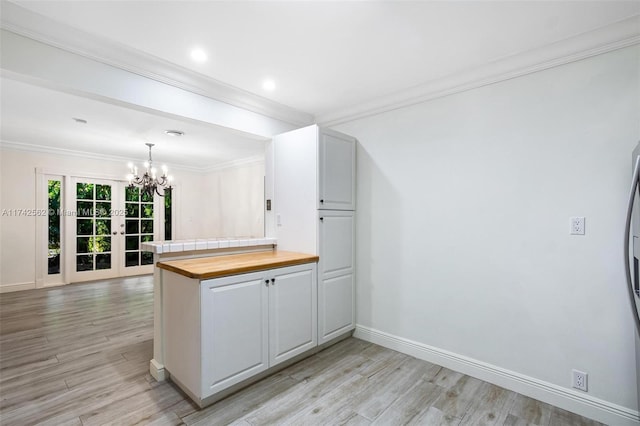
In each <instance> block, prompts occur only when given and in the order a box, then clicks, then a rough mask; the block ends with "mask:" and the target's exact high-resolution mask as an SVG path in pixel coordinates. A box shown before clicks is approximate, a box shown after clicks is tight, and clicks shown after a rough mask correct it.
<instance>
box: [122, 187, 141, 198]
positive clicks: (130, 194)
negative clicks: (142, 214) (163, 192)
mask: <svg viewBox="0 0 640 426" xmlns="http://www.w3.org/2000/svg"><path fill="white" fill-rule="evenodd" d="M125 191H126V192H125V201H140V190H139V189H138V188H130V187H128V186H127V188H126V190H125Z"/></svg>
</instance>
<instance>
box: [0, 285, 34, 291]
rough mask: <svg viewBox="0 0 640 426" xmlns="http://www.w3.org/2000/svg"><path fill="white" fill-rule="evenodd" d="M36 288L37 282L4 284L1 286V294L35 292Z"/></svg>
mask: <svg viewBox="0 0 640 426" xmlns="http://www.w3.org/2000/svg"><path fill="white" fill-rule="evenodd" d="M35 288H36V283H35V282H28V283H15V284H2V285H0V293H9V292H12V291H22V290H33V289H35Z"/></svg>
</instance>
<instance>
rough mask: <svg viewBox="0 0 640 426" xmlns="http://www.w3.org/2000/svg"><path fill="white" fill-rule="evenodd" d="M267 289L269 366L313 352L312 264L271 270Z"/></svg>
mask: <svg viewBox="0 0 640 426" xmlns="http://www.w3.org/2000/svg"><path fill="white" fill-rule="evenodd" d="M272 272H274V273H275V275H273V276H271V278H270V280H269V281H270V284H271V285H270V288H269V329H270V330H269V346H270V351H269V366H270V367H272V366H274V365H276V364H278V363H280V362H282V361H285V360H287V359H289V358H292V357H294V356H296V355H298V354H301V353H302V352H304V351H306V350H308V349H312V348H314V347H315V346H317V344H318V340H317V327H318V323H317V279H316V266H315V264H306V265H300V266H292V267H289V268H283V269H280V270H275V271H272Z"/></svg>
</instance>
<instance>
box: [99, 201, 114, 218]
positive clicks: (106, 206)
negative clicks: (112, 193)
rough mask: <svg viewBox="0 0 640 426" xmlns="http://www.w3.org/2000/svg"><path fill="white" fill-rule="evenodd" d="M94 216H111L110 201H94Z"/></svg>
mask: <svg viewBox="0 0 640 426" xmlns="http://www.w3.org/2000/svg"><path fill="white" fill-rule="evenodd" d="M96 216H97V217H111V203H109V202H102V203H96Z"/></svg>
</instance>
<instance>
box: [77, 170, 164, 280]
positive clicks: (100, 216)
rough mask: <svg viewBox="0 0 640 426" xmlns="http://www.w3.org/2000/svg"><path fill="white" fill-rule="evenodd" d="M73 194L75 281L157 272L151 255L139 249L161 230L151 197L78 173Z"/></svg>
mask: <svg viewBox="0 0 640 426" xmlns="http://www.w3.org/2000/svg"><path fill="white" fill-rule="evenodd" d="M70 192H72V202H73V204H74V209H75V214H71V215H68V216H66V221H67V229H69V230H70V231H69V232H70V236H69V239H71V240H72V244H69V245H68V246H67V247H69V254H70V258H71V262H70V263H71V265H69V266H71V268H70V271H69V272H70V281H71V282H79V281H89V280H97V279H106V278H114V277H121V276H128V275H139V274H146V273H152V272H153V254H152V253H149V252H144V251H142V250H141V243H142V242H145V241H152V240H153V239H154V230H155V229H156V228H157V226H156V224H155V223H154V222H155V220H156V219H155V215H154V200H153V197H150V196H147V195H144V194H140V190H139V189H138V188H133V189H131V188H128V187H127V185H126V184H125V183H124V182H120V181H114V180H105V179H88V178H80V177H77V178H73V179H72V188H71V191H70Z"/></svg>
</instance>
